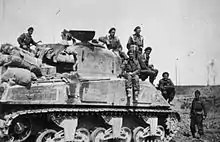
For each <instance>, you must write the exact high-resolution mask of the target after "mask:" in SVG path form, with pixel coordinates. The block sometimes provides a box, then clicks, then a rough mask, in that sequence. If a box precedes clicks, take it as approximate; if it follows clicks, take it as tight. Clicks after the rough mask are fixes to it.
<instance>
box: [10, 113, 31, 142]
mask: <svg viewBox="0 0 220 142" xmlns="http://www.w3.org/2000/svg"><path fill="white" fill-rule="evenodd" d="M31 127H32V125H31V121H30V119H28V118H26V117H18V118H16V119H15V120H13V121H12V125H11V126H10V127H9V134H10V135H11V136H12V137H13V138H14V141H19V142H23V141H25V140H26V139H27V138H28V137H29V136H30V134H31Z"/></svg>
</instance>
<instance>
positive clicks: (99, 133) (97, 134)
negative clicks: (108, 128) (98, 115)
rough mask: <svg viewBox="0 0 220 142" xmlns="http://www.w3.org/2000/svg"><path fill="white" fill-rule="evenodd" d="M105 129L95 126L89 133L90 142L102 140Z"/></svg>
mask: <svg viewBox="0 0 220 142" xmlns="http://www.w3.org/2000/svg"><path fill="white" fill-rule="evenodd" d="M104 136H105V129H104V128H100V127H98V128H96V129H95V130H94V131H93V132H92V134H91V140H92V142H101V141H103V140H104Z"/></svg>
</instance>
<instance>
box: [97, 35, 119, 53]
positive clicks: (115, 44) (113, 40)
mask: <svg viewBox="0 0 220 142" xmlns="http://www.w3.org/2000/svg"><path fill="white" fill-rule="evenodd" d="M99 41H101V42H103V43H105V44H107V42H109V45H107V47H108V49H113V50H122V46H121V43H120V40H119V39H118V37H116V36H114V37H112V36H110V35H107V36H104V37H100V38H99Z"/></svg>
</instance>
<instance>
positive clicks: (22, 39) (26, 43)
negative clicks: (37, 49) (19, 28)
mask: <svg viewBox="0 0 220 142" xmlns="http://www.w3.org/2000/svg"><path fill="white" fill-rule="evenodd" d="M33 32H34V28H33V27H30V28H28V32H27V33H23V34H21V35H20V36H19V37H18V39H17V41H18V43H19V45H20V47H21V48H22V49H24V50H26V51H29V52H31V49H30V46H31V45H35V46H36V45H37V44H38V43H39V42H41V41H38V42H35V41H34V40H33V38H32V34H33Z"/></svg>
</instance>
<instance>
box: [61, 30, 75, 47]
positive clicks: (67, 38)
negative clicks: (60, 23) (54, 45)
mask: <svg viewBox="0 0 220 142" xmlns="http://www.w3.org/2000/svg"><path fill="white" fill-rule="evenodd" d="M61 39H62V41H61V44H63V45H70V44H69V41H71V40H72V44H75V43H76V40H75V39H74V38H73V37H72V35H71V34H70V33H69V32H68V31H67V30H66V29H64V30H63V31H62V32H61Z"/></svg>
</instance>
